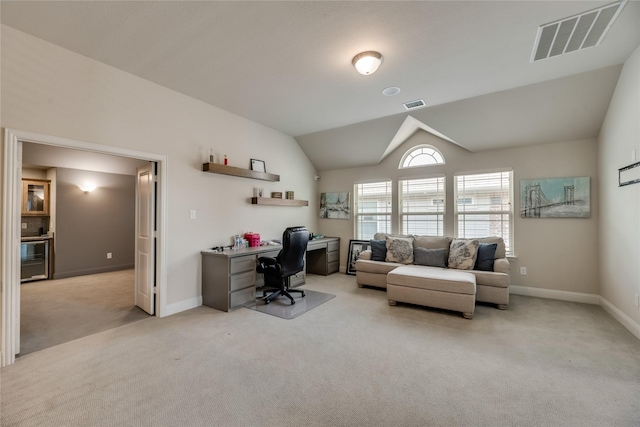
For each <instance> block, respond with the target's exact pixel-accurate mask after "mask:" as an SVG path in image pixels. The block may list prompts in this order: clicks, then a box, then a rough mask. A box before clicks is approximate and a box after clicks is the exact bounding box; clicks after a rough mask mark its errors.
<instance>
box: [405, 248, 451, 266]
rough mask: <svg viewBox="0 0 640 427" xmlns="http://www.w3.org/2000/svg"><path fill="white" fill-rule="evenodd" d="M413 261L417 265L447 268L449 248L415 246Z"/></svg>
mask: <svg viewBox="0 0 640 427" xmlns="http://www.w3.org/2000/svg"><path fill="white" fill-rule="evenodd" d="M413 263H414V264H416V265H428V266H429V267H443V268H445V267H446V266H447V250H446V249H426V248H414V249H413Z"/></svg>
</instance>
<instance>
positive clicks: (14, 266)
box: [0, 128, 168, 367]
mask: <svg viewBox="0 0 640 427" xmlns="http://www.w3.org/2000/svg"><path fill="white" fill-rule="evenodd" d="M22 142H32V143H36V144H42V145H50V146H54V147H62V148H71V149H76V150H82V151H89V152H93V153H100V154H110V155H116V156H122V157H129V158H134V159H140V160H147V161H151V162H156V163H157V165H158V169H157V174H156V177H157V192H156V196H157V198H156V221H157V223H156V224H157V226H156V244H157V246H156V266H155V270H156V297H155V298H156V314H155V316H156V317H164V316H166V315H167V314H166V313H167V242H166V238H167V187H168V185H167V167H168V165H167V162H168V158H167V156H164V155H159V154H154V153H147V152H142V151H134V150H129V149H127V148H120V147H114V146H110V145H102V144H94V143H90V142H84V141H78V140H73V139H69V138H63V137H57V136H50V135H44V134H40V133H35V132H28V131H22V130H16V129H9V128H5V131H4V147H3V158H2V163H3V169H2V172H3V177H2V178H3V179H2V212H3V215H2V252H1V254H2V271H1V272H0V280H1V281H2V347H1V350H2V353H1V356H2V361H1V363H0V365H1V366H3V367H4V366H8V365H11V364H13V363H14V362H15V357H16V356H15V355H16V350H17V348H18V346H17V344H18V342H19V341H18V340H19V338H20V331H19V330H17V326H18V325H19V322H20V221H21V216H20V206H21V200H20V199H21V187H22V186H21V180H22Z"/></svg>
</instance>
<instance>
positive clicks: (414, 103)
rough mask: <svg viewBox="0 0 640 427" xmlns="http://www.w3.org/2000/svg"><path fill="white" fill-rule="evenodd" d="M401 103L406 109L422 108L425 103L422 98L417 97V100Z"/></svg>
mask: <svg viewBox="0 0 640 427" xmlns="http://www.w3.org/2000/svg"><path fill="white" fill-rule="evenodd" d="M402 105H404V108H406V109H407V110H415V109H416V108H422V107H424V106H426V105H427V104H425V103H424V100H423V99H418V100H417V101H409V102H405V103H404V104H402Z"/></svg>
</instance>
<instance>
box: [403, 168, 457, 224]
mask: <svg viewBox="0 0 640 427" xmlns="http://www.w3.org/2000/svg"><path fill="white" fill-rule="evenodd" d="M399 187H400V191H399V192H398V194H399V203H398V206H399V209H400V212H399V214H400V229H401V230H402V231H401V234H420V235H428V236H444V214H445V200H446V197H445V178H444V176H440V177H434V178H422V179H404V180H400V181H399Z"/></svg>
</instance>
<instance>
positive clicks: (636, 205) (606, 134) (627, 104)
mask: <svg viewBox="0 0 640 427" xmlns="http://www.w3.org/2000/svg"><path fill="white" fill-rule="evenodd" d="M598 147H599V150H598V157H599V169H600V174H599V175H600V188H601V189H602V197H601V204H600V209H601V215H602V219H601V228H600V245H601V249H600V251H601V252H600V253H601V257H600V266H601V267H600V294H601V296H602V297H603V298H605V299H606V300H607V301H609V302H610V303H611V304H613V305H614V306H616V307H617V308H618V309H619V310H621V311H622V312H623V313H624V314H625V315H627V316H629V318H631V319H632V320H633V321H634V322H636V324H640V308H638V307H636V306H635V304H634V294H640V262H639V261H638V260H639V259H640V184H634V185H629V186H626V187H618V168H621V167H624V166H627V165H629V164H631V163H634V161H633V160H632V156H631V154H632V151H633V150H636V153H637V154H636V158H637V160H636V161H640V47H638V48H637V49H636V50H635V52H634V53H633V54H632V55H631V56H630V57H629V59H628V60H627V61H626V63H625V64H624V67H623V69H622V73H621V74H620V79H619V81H618V85H617V86H616V90H615V92H614V95H613V98H612V100H611V105H610V106H609V111H608V113H607V116H606V118H605V121H604V124H603V125H602V129H601V131H600V138H599V146H598Z"/></svg>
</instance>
